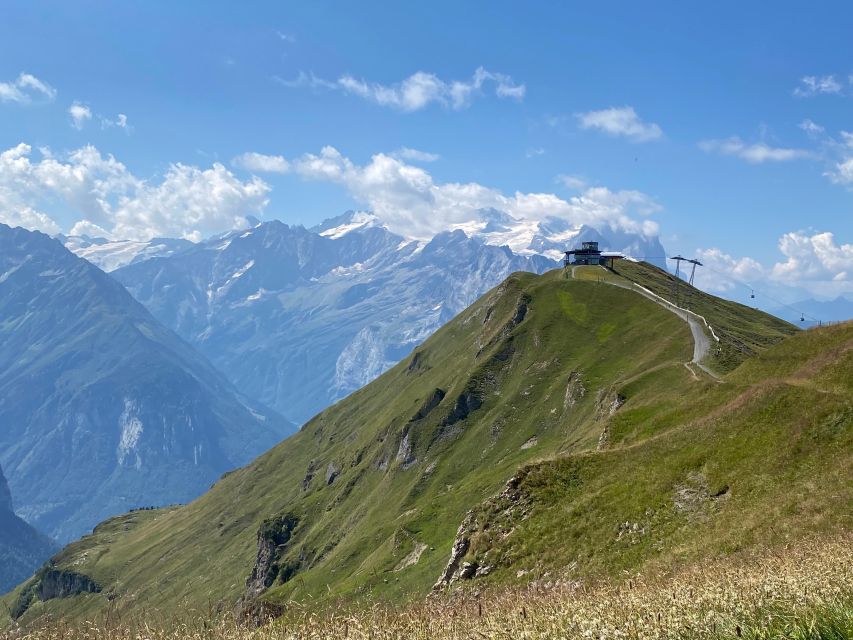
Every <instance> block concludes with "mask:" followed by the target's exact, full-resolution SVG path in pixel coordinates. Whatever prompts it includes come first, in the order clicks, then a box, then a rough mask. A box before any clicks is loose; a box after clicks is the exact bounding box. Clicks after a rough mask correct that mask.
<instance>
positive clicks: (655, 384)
mask: <svg viewBox="0 0 853 640" xmlns="http://www.w3.org/2000/svg"><path fill="white" fill-rule="evenodd" d="M700 312H701V311H700ZM732 313H734V312H732ZM737 313H738V314H741V315H743V316H745V318H744V320H742V321H741V320H739V321H738V322H734V320H732V321H731V322H730V323H729V326H732V327H734V326H740V327H741V329H740V330H741V331H742V332H743V333H744V335H746V334H749V331H748V328H749V327H754V328H755V329H754V331H753V333H754V334H761V333H767V334H773V335H774V338H773V340H776V337H775V335H776V334H781V333H784V331H785V330H786V329H785V327H784V326H783V327H782V328H780V327H779V326H778V325H777V324H776V323H775V321H769V320H767V319H766V318H765V316H764V314H759V313H757V312H754V311H752V310H750V309H748V308H745V307H744V308H740V309H737ZM709 315H710V312H709ZM709 321H711V322H712V323H713V322H717V324H719V325H722V324H724V323H722V322H720V321H718V320H712V318H711V317H709ZM732 330H734V329H732ZM774 332H775V334H774ZM751 340H753V344H754V348H755V350H758V349H760V344H761V337H760V336H758V337H753V338H751ZM773 340H770V341H773ZM851 340H853V335H851V327H850V326H840V327H833V328H832V329H827V330H820V331H809V332H804V333H803V334H800V335H797V336H795V337H794V338H792V339H791V340H788V341H785V343H783V344H781V345H777V346H776V347H774V348H773V349H770V350H768V351H767V355H766V360H762V359H761V358H759V359H757V360H753V361H751V362H750V363H749V366H751V367H753V369H752V370H750V371H746V372H742V369H744V368H745V367H746V366H747V365H744V367H742V368H741V369H738V370H737V371H735V372H734V373H733V374H731V375H730V376H729V377H728V378H727V380H726V382H725V383H724V384H718V383H715V382H713V381H711V380H710V379H706V378H704V377H703V378H700V379H696V378H695V377H694V376H693V375H692V374H691V373H690V372H689V371H688V370H687V369H686V368H685V367H684V366H683V363H684V362H685V361H687V360H689V359H690V357H691V354H692V340H691V337H690V332H689V329H688V328H687V326H686V324H685V323H684V322H683V321H682V320H680V319H679V318H677V317H676V316H675V315H674V314H672V313H669V312H668V311H666V310H664V309H662V308H660V307H659V306H658V305H656V304H654V303H652V302H649V301H648V300H646V299H645V298H643V297H641V296H639V295H637V294H635V293H632V292H630V291H625V290H623V289H619V288H616V287H610V286H607V285H603V284H599V283H597V282H595V281H576V280H567V279H566V278H564V277H563V274H562V273H561V272H551V273H549V274H545V275H544V276H533V275H530V274H516V275H514V276H512V277H511V278H510V279H509V280H508V281H506V282H505V283H504V284H503V285H501V286H500V287H498V288H497V289H496V290H494V291H492V292H490V294H488V295H486V296H485V297H484V298H483V299H481V300H480V301H479V302H478V303H476V304H475V305H473V306H472V307H471V308H469V309H468V310H466V311H465V312H463V313H462V314H460V316H458V317H457V318H456V319H454V320H453V321H452V322H451V323H449V324H448V325H446V326H445V327H444V328H442V329H441V330H440V331H439V332H437V333H436V334H435V335H434V336H433V337H432V338H430V340H428V341H427V342H426V343H425V344H424V345H423V346H422V347H420V348H418V350H417V351H416V352H415V354H413V356H412V357H410V358H408V359H407V360H405V361H403V362H401V363H400V364H399V365H398V366H397V367H395V368H394V369H392V370H391V371H389V372H388V373H386V374H385V375H384V376H382V377H381V378H379V379H378V380H377V381H375V382H374V383H372V384H370V385H368V386H367V387H365V388H364V389H362V390H360V391H358V392H356V393H354V394H353V395H351V396H350V397H348V398H347V399H346V400H344V401H342V402H340V403H338V404H337V405H335V406H334V407H332V408H330V409H329V410H327V411H325V412H323V413H322V414H320V415H319V416H317V417H316V418H314V419H313V420H312V421H310V422H309V423H308V424H307V425H306V426H305V427H304V428H303V430H302V431H301V432H300V433H299V434H297V435H296V436H294V437H292V438H290V439H288V440H287V441H286V442H284V443H283V444H282V445H280V446H278V447H276V448H275V449H273V450H272V451H270V452H269V453H268V454H266V455H264V456H262V457H260V458H259V459H258V460H256V461H255V462H254V463H252V464H251V465H249V466H248V467H246V468H244V469H240V470H237V471H235V472H233V473H231V474H228V475H227V477H225V478H223V479H222V480H221V481H220V482H219V483H217V485H216V486H215V487H214V488H213V489H212V490H211V491H210V492H208V493H207V494H206V495H204V496H202V497H201V498H200V499H199V500H197V501H195V502H194V503H192V504H190V505H188V506H186V507H181V508H174V509H168V510H159V511H153V512H138V513H134V514H129V515H127V516H122V517H120V518H117V519H114V520H112V521H109V522H107V523H105V524H104V525H102V526H101V527H99V528H98V529H97V530H96V532H95V533H94V535H92V536H90V537H88V538H85V539H83V540H81V541H80V542H78V543H75V544H74V545H71V546H69V547H68V548H66V549H65V550H64V551H63V552H62V553H61V554H59V556H57V558H56V563H57V565H58V566H61V567H73V568H74V570H75V571H77V572H79V573H81V574H85V575H87V576H90V577H91V578H92V579H93V580H95V581H96V582H97V583H98V584H99V585H101V586H102V587H103V592H102V593H103V595H86V596H79V597H76V598H69V599H64V600H51V601H49V602H46V603H34V605H33V606H32V607H31V608H30V610H29V611H28V612H27V613H26V614H25V616H24V617H23V618H22V622H27V621H33V620H35V619H36V618H38V617H39V616H41V615H43V614H53V615H60V616H70V617H76V618H83V617H88V616H93V615H97V614H98V612H103V611H105V610H106V609H107V608H109V610H111V611H114V612H116V614H122V615H127V614H130V613H132V612H139V611H140V610H142V608H144V609H145V610H146V614H147V615H148V616H149V617H150V618H151V619H156V616H157V615H161V616H163V617H164V618H171V616H173V615H174V613H175V612H176V611H178V610H181V611H187V610H192V609H196V610H204V611H207V610H208V609H209V608H210V607H216V606H217V604H218V603H222V606H224V607H225V608H226V609H230V608H231V607H232V606H233V603H234V602H235V601H236V600H237V599H238V598H239V597H240V596H241V595H242V594H243V593H244V590H245V583H246V579H247V578H248V577H249V575H250V573H251V571H252V566H253V562H254V560H255V556H256V550H257V544H256V543H257V540H256V533H257V531H258V529H259V528H260V527H261V525H262V523H263V522H264V521H265V520H268V519H270V518H275V517H279V516H287V518H289V519H290V520H289V521H295V522H296V523H297V524H296V526H295V528H294V529H293V533H292V537H291V538H290V539H289V541H288V542H287V544H285V545H284V546H283V547H282V548H280V549H279V550H278V551H277V552H276V565H277V570H276V571H277V577H276V578H275V580H274V581H273V583H272V584H271V586H270V588H269V589H268V590H267V591H266V593H265V596H264V597H265V598H266V599H268V600H270V601H274V602H288V601H291V600H293V599H296V600H300V601H303V602H307V601H315V602H316V601H317V600H318V599H320V600H330V599H332V600H339V601H345V602H361V601H374V600H391V601H400V600H404V599H407V598H416V599H417V598H421V597H422V596H423V595H424V594H426V593H427V592H428V591H429V589H430V587H431V585H432V584H433V582H434V581H435V580H436V578H437V577H438V575H439V573H440V572H441V570H442V569H443V568H444V565H445V563H446V562H447V558H448V553H449V551H450V547H451V544H452V543H453V541H454V537H455V533H456V529H457V527H458V525H459V523H460V522H461V521H462V520H463V518H464V517H465V514H466V513H467V512H468V510H469V509H471V508H472V507H476V505H478V504H483V505H484V506H483V507H481V508H477V509H475V512H476V513H478V514H479V516H478V519H477V522H478V527H479V528H478V529H477V530H476V531H472V532H471V533H472V535H471V537H472V540H473V544H471V546H470V551H469V553H468V556H467V557H468V560H470V561H473V562H477V563H481V564H489V563H491V564H493V565H494V567H495V568H494V571H493V572H492V574H491V575H489V576H488V577H487V578H486V579H485V580H486V581H487V582H489V581H490V582H492V583H496V584H501V583H511V582H514V581H516V580H518V579H519V578H518V577H517V576H518V575H519V573H518V572H519V571H523V572H526V573H524V574H523V577H524V579H525V580H526V579H529V577H527V576H538V575H544V574H545V573H548V572H549V571H550V572H554V571H557V570H562V569H564V568H566V567H568V568H569V570H570V571H571V572H572V575H573V576H574V577H583V576H601V575H612V574H617V573H618V572H619V571H621V570H624V569H629V570H635V569H638V568H640V567H642V566H647V565H648V563H650V562H651V563H654V564H655V565H656V566H669V565H670V564H677V563H681V562H687V561H693V560H695V559H697V558H699V557H702V556H704V555H707V554H709V553H710V554H720V553H726V552H729V551H731V550H733V549H738V548H743V547H749V546H752V545H754V544H757V543H758V544H764V543H768V542H769V541H771V540H784V539H787V538H790V539H796V538H798V537H799V536H802V535H804V534H805V533H808V532H813V531H819V532H829V531H837V530H838V529H839V528H841V527H844V526H849V518H850V510H849V506H848V505H849V504H851V502H853V501H851V500H849V499H848V498H850V497H851V496H850V493H849V492H850V489H849V484H850V483H849V478H848V477H847V474H848V473H849V471H845V469H847V470H849V468H850V467H849V462H850V459H849V455H850V454H849V453H847V452H849V451H851V447H850V446H849V445H850V442H849V438H850V432H851V429H850V428H849V427H850V398H851V397H852V396H853V394H851V389H850V386H849V385H850V376H847V377H845V375H846V372H849V367H850V343H851ZM805 353H820V354H822V355H823V359H822V360H818V361H813V359H812V360H808V363H809V364H808V366H809V367H810V368H811V369H810V370H809V372H808V373H807V372H804V371H803V370H802V366H801V365H802V363H803V354H805ZM779 378H783V379H779ZM803 380H805V382H801V381H803ZM811 381H813V382H811ZM436 390H440V391H441V394H438V395H441V400H440V402H438V403H437V404H435V403H434V399H435V398H436V397H438V395H437V394H436ZM804 407H808V409H809V410H808V411H805V410H804ZM822 458H823V459H826V460H829V461H830V462H831V463H832V465H831V466H820V465H819V464H818V461H819V460H821V459H822ZM845 465H846V466H845ZM519 469H522V470H523V472H522V476H523V477H522V479H521V482H520V484H519V486H520V490H521V492H520V499H519V500H516V501H514V503H516V504H513V505H508V507H511V508H510V514H508V515H507V520H506V521H505V522H498V521H495V519H494V518H493V514H492V513H491V511H494V501H489V500H488V498H489V496H493V495H495V494H497V493H498V492H500V490H501V489H502V487H503V486H504V483H505V482H506V480H507V479H508V478H510V477H511V476H513V475H514V474H516V473H517V472H518V470H519ZM749 469H753V470H755V469H759V470H761V472H760V473H757V474H756V473H753V475H754V476H755V478H754V479H752V480H751V479H750V477H749V476H750V471H749ZM725 486H728V490H727V491H724V492H723V491H722V489H723V488H724V487H725ZM816 486H818V487H820V490H819V491H815V490H814V489H815V487H816ZM836 489H837V491H836ZM682 494H683V495H684V496H686V498H685V500H686V503H687V507H686V508H684V509H682V508H681V507H678V508H676V507H675V506H674V505H675V500H676V498H677V497H678V496H680V495H682ZM712 496H713V499H712ZM845 500H846V502H845ZM517 503H520V504H521V505H522V508H523V509H526V510H527V512H526V513H524V514H523V515H521V517H520V518H518V519H514V518H512V517H510V516H511V512H512V509H515V508H516V506H517ZM626 522H627V523H628V528H627V529H626V528H625V527H624V526H623V525H624V524H625V523H626ZM635 523H636V524H637V529H635V528H634V524H635ZM486 525H488V526H486ZM491 527H494V529H491V530H492V531H494V530H496V529H499V528H500V527H505V528H506V530H507V531H510V532H511V533H509V535H507V536H494V535H491V533H486V532H488V531H489V530H490V528H491ZM640 529H643V530H644V532H643V533H642V534H640V533H637V532H638V531H639V530H640ZM726 531H731V533H730V535H721V534H722V533H725V532H726ZM778 532H782V533H778ZM475 534H476V535H475ZM649 566H650V565H649ZM105 596H108V597H105ZM16 597H17V594H14V593H13V594H12V595H11V596H9V597H8V598H7V602H9V601H12V600H14V598H16ZM108 603H109V604H108Z"/></svg>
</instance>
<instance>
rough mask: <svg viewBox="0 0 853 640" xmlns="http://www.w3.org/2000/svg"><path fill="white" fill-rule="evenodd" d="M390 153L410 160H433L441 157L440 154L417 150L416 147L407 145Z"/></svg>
mask: <svg viewBox="0 0 853 640" xmlns="http://www.w3.org/2000/svg"><path fill="white" fill-rule="evenodd" d="M392 155H393V156H394V157H395V158H400V159H402V160H411V161H412V162H435V161H436V160H440V159H441V156H440V155H438V154H437V153H430V152H429V151H419V150H418V149H411V148H409V147H400V148H399V149H397V150H396V151H395V152H394V153H393V154H392Z"/></svg>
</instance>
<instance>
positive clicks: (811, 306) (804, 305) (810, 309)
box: [771, 296, 853, 326]
mask: <svg viewBox="0 0 853 640" xmlns="http://www.w3.org/2000/svg"><path fill="white" fill-rule="evenodd" d="M771 313H773V314H774V315H777V316H779V317H780V318H783V319H784V320H787V321H788V322H794V323H796V324H799V325H801V326H802V325H803V324H805V325H806V326H811V325H814V324H817V321H816V320H815V318H817V320H819V321H821V322H841V321H843V320H851V319H853V300H850V299H849V298H845V297H844V296H838V297H836V298H835V299H834V300H815V299H814V298H809V299H807V300H800V301H799V302H794V303H793V304H790V305H788V306H786V307H777V308H775V309H771ZM800 314H805V318H806V319H805V322H804V323H801V322H800V318H801V317H804V316H801V315H800Z"/></svg>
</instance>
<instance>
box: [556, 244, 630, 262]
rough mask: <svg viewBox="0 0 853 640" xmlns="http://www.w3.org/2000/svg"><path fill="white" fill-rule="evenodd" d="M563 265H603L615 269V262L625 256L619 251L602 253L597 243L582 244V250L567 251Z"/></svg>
mask: <svg viewBox="0 0 853 640" xmlns="http://www.w3.org/2000/svg"><path fill="white" fill-rule="evenodd" d="M565 253H566V257H565V258H564V259H563V265H564V266H566V267H568V266H569V265H590V264H591V265H601V266H605V267H606V266H608V263H609V266H610V267H611V268H612V267H613V261H614V260H618V259H620V258H624V256H623V255H622V254H621V253H619V252H618V251H601V250H599V248H598V243H597V242H582V243H581V248H580V249H572V250H571V251H566V252H565Z"/></svg>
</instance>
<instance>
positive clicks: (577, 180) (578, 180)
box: [557, 175, 587, 191]
mask: <svg viewBox="0 0 853 640" xmlns="http://www.w3.org/2000/svg"><path fill="white" fill-rule="evenodd" d="M557 182H559V183H561V184H562V185H563V186H565V187H566V188H567V189H572V190H573V191H581V190H583V189H586V186H587V182H586V179H585V178H583V177H581V176H573V175H559V176H557Z"/></svg>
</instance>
